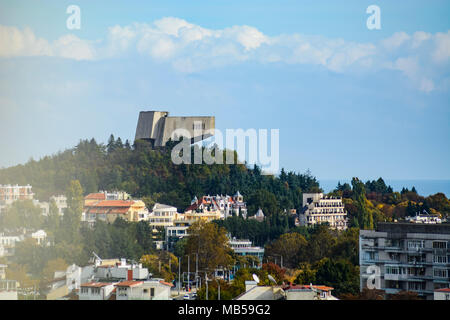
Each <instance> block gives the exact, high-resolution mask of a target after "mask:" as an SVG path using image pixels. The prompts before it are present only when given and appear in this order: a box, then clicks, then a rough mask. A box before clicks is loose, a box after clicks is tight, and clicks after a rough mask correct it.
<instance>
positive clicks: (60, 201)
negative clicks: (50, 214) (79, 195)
mask: <svg viewBox="0 0 450 320" xmlns="http://www.w3.org/2000/svg"><path fill="white" fill-rule="evenodd" d="M52 200H53V201H55V203H56V207H57V208H58V211H59V215H60V216H63V215H64V212H65V211H66V209H67V197H66V196H64V195H59V196H51V197H50V202H51V201H52Z"/></svg>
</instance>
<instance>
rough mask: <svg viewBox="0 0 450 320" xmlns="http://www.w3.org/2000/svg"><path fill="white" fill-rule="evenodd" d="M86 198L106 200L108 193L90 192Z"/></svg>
mask: <svg viewBox="0 0 450 320" xmlns="http://www.w3.org/2000/svg"><path fill="white" fill-rule="evenodd" d="M84 199H85V200H106V195H105V194H104V193H89V194H88V195H87V196H86V197H84Z"/></svg>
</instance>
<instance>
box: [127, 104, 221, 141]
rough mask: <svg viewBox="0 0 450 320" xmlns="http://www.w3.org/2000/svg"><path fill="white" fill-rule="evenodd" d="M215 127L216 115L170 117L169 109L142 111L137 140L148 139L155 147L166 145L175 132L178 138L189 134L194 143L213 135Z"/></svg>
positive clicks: (137, 129) (137, 128)
mask: <svg viewBox="0 0 450 320" xmlns="http://www.w3.org/2000/svg"><path fill="white" fill-rule="evenodd" d="M214 128H215V118H214V117H169V112H167V111H141V112H140V113H139V119H138V124H137V127H136V136H135V140H147V141H150V142H151V143H152V146H154V147H164V146H165V145H166V143H167V141H169V139H170V138H174V137H172V135H173V134H174V135H176V136H177V137H178V138H180V137H181V136H188V137H189V138H191V142H192V143H194V142H198V141H201V140H203V139H207V138H209V137H211V136H213V135H214ZM180 129H181V130H180ZM176 133H177V134H176Z"/></svg>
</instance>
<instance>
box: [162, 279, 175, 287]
mask: <svg viewBox="0 0 450 320" xmlns="http://www.w3.org/2000/svg"><path fill="white" fill-rule="evenodd" d="M159 283H161V284H164V285H166V286H169V287H173V283H170V282H166V281H163V280H161V281H159Z"/></svg>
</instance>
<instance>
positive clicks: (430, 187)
mask: <svg viewBox="0 0 450 320" xmlns="http://www.w3.org/2000/svg"><path fill="white" fill-rule="evenodd" d="M367 180H369V179H366V180H364V179H363V181H364V182H366V181H367ZM370 180H376V179H370ZM338 182H341V184H344V183H346V182H347V183H348V184H350V185H351V179H350V180H345V179H342V180H327V179H323V180H319V184H320V187H321V188H322V189H323V191H324V192H331V191H333V190H334V188H336V186H337V184H338ZM384 182H385V183H386V185H388V186H391V187H392V189H394V191H398V192H400V191H401V190H402V188H403V187H405V188H408V189H409V190H411V189H412V187H415V188H416V190H417V193H418V194H419V195H421V196H429V195H432V194H436V193H438V192H442V193H444V194H445V196H446V197H447V198H450V180H389V179H384Z"/></svg>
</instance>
